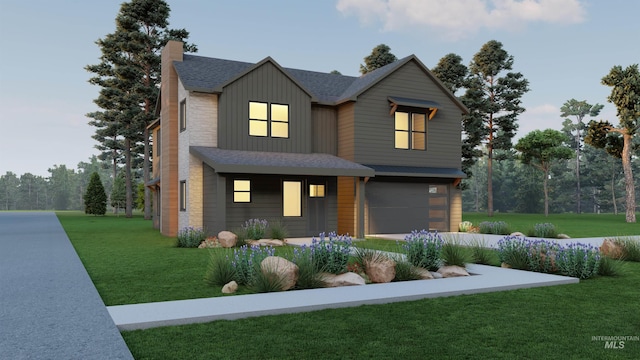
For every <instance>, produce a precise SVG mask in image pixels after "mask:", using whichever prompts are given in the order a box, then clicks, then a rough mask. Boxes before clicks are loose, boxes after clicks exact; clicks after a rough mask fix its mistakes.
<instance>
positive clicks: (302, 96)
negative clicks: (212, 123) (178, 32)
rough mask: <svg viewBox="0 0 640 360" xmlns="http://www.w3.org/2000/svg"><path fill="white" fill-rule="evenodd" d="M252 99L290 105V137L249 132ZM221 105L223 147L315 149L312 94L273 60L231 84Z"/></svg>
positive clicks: (302, 150)
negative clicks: (313, 142) (313, 145)
mask: <svg viewBox="0 0 640 360" xmlns="http://www.w3.org/2000/svg"><path fill="white" fill-rule="evenodd" d="M250 101H258V102H266V103H270V104H271V103H274V104H286V105H289V138H288V139H284V138H271V137H256V136H249V102H250ZM218 106H219V117H218V122H219V123H218V130H219V131H218V146H219V147H220V148H223V149H231V150H249V151H272V152H274V151H275V152H297V153H310V152H311V97H310V96H309V94H307V93H306V92H305V91H304V89H302V88H300V87H299V86H298V85H297V84H296V83H294V82H293V81H292V80H291V79H290V78H289V77H287V75H285V74H284V73H283V72H282V71H281V70H280V69H279V68H278V67H276V66H275V65H273V64H272V63H271V62H265V63H264V64H263V65H262V66H260V67H258V68H256V69H254V70H253V71H250V72H249V73H247V74H245V75H244V76H242V77H241V78H239V79H236V80H235V81H233V82H232V83H230V84H228V85H227V86H226V87H225V88H224V91H223V93H222V94H220V98H219V103H218Z"/></svg>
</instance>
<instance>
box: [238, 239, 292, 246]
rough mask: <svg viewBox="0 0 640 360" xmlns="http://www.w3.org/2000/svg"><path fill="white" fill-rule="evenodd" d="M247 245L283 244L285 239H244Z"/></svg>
mask: <svg viewBox="0 0 640 360" xmlns="http://www.w3.org/2000/svg"><path fill="white" fill-rule="evenodd" d="M245 242H246V243H247V244H248V245H249V246H284V245H285V244H286V241H283V240H278V239H260V240H246V241H245Z"/></svg>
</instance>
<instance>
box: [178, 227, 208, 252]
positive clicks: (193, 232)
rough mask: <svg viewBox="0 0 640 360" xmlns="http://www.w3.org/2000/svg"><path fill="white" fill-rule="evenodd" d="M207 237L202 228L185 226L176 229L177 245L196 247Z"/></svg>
mask: <svg viewBox="0 0 640 360" xmlns="http://www.w3.org/2000/svg"><path fill="white" fill-rule="evenodd" d="M206 238H207V234H206V233H205V231H204V229H202V228H194V227H191V226H188V227H185V228H182V229H180V231H178V239H177V240H178V243H177V245H178V247H183V248H196V247H198V245H200V243H201V242H202V241H203V240H204V239H206Z"/></svg>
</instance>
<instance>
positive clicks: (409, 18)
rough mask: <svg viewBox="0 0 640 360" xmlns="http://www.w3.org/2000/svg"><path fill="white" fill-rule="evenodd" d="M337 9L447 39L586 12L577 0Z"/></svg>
mask: <svg viewBox="0 0 640 360" xmlns="http://www.w3.org/2000/svg"><path fill="white" fill-rule="evenodd" d="M336 8H337V10H338V11H339V12H341V13H342V14H344V15H345V16H352V15H353V16H355V17H357V18H358V19H359V20H360V22H361V23H363V24H365V25H370V24H373V23H376V22H380V23H381V24H382V30H383V31H408V30H415V29H416V28H422V29H423V30H425V29H430V30H436V31H437V32H440V33H442V35H443V36H445V37H447V38H449V39H450V40H456V39H460V38H464V37H467V36H469V35H472V34H474V33H475V32H477V31H479V30H482V29H493V30H508V31H511V30H517V29H520V28H522V27H523V26H525V25H526V24H528V23H535V22H542V23H552V24H575V23H580V22H583V21H584V20H585V15H586V10H585V8H584V6H583V5H582V4H581V3H580V1H579V0H521V1H518V0H447V1H443V0H338V2H337V4H336Z"/></svg>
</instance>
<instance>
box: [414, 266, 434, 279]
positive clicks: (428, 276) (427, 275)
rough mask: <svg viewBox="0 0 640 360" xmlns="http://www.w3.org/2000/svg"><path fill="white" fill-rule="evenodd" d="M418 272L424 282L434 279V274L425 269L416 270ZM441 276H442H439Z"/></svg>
mask: <svg viewBox="0 0 640 360" xmlns="http://www.w3.org/2000/svg"><path fill="white" fill-rule="evenodd" d="M415 269H416V272H417V273H418V274H419V275H420V279H422V280H431V279H433V278H434V276H433V274H432V273H431V271H429V270H427V269H425V268H415ZM438 275H440V274H438Z"/></svg>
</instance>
